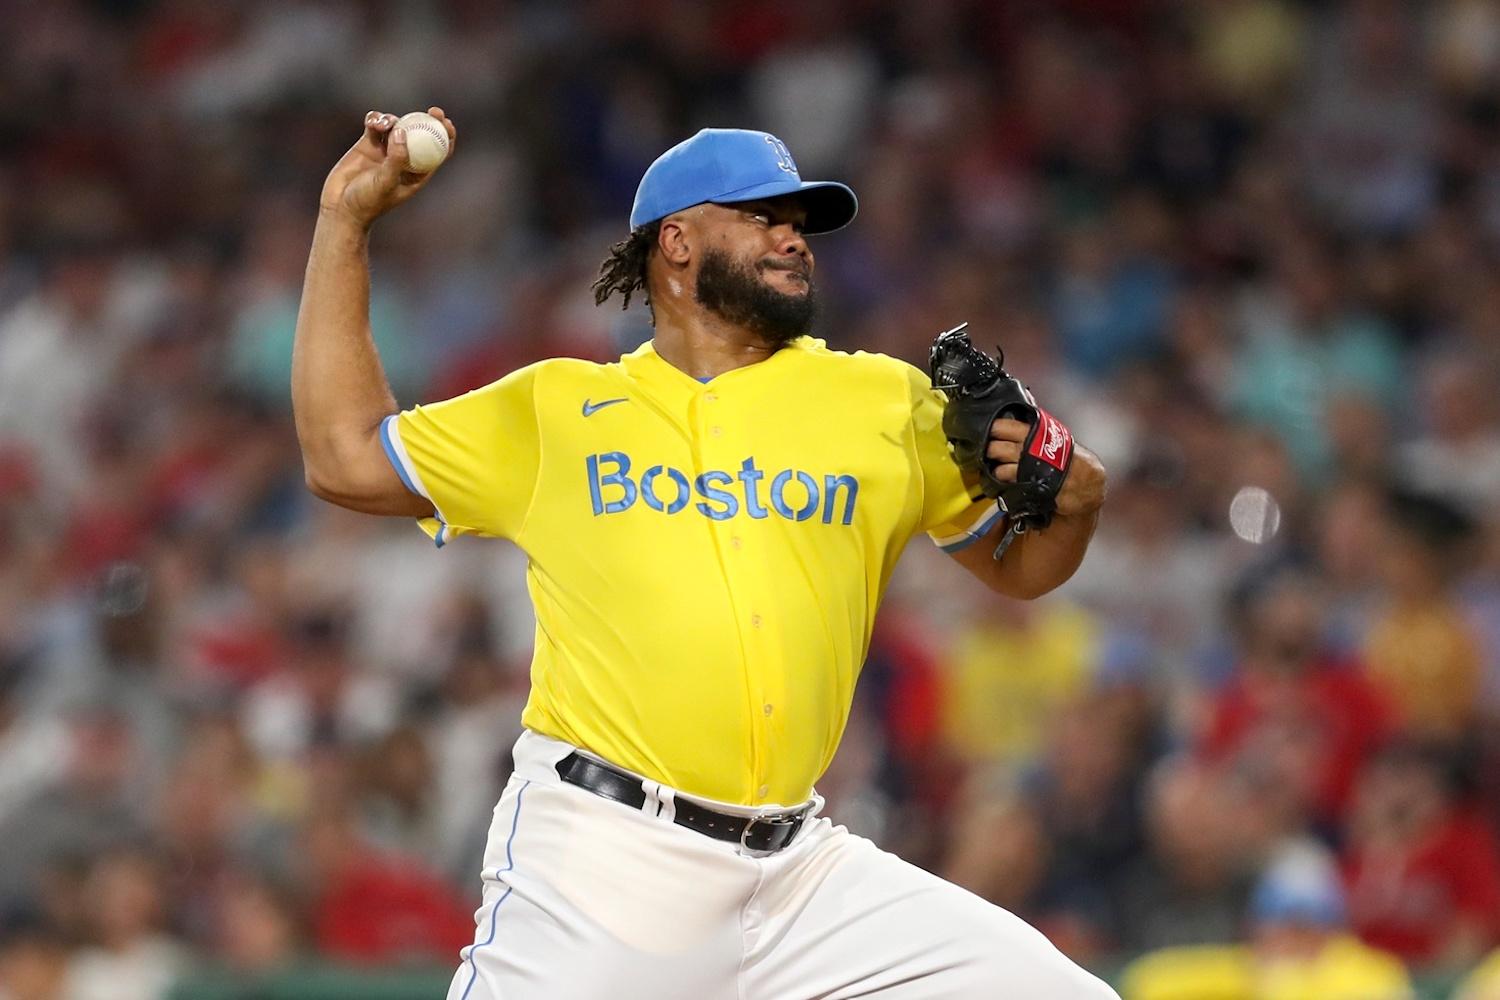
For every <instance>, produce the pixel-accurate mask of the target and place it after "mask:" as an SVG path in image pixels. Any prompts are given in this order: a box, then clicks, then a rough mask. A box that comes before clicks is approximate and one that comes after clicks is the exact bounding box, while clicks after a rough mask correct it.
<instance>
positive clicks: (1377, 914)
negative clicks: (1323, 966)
mask: <svg viewBox="0 0 1500 1000" xmlns="http://www.w3.org/2000/svg"><path fill="white" fill-rule="evenodd" d="M1454 770H1455V769H1454V764H1453V760H1452V757H1451V755H1449V754H1446V753H1444V752H1443V751H1442V750H1441V749H1433V748H1431V747H1423V746H1419V745H1414V744H1404V743H1398V744H1394V745H1392V746H1391V747H1388V748H1387V749H1385V750H1383V751H1382V752H1381V753H1380V754H1379V755H1378V756H1377V757H1375V758H1374V759H1373V760H1372V761H1370V763H1369V766H1368V767H1367V768H1366V770H1365V773H1364V774H1363V775H1362V776H1361V778H1360V783H1359V791H1358V795H1357V796H1356V799H1355V804H1354V809H1353V812H1352V814H1351V816H1350V819H1349V841H1348V843H1347V844H1346V845H1345V847H1344V851H1343V865H1344V878H1345V882H1346V884H1347V886H1348V897H1349V920H1350V925H1351V926H1352V927H1353V929H1354V930H1355V932H1356V933H1358V934H1359V936H1360V938H1361V939H1363V940H1364V941H1365V942H1366V943H1367V944H1370V945H1373V946H1374V947H1377V948H1381V949H1384V950H1386V951H1389V952H1391V953H1393V954H1395V955H1399V956H1400V957H1401V958H1402V959H1404V960H1405V961H1407V962H1411V963H1414V964H1424V965H1438V966H1445V967H1450V968H1461V967H1463V966H1464V965H1465V964H1467V963H1472V962H1474V961H1476V960H1478V959H1479V957H1480V956H1481V955H1483V954H1484V953H1485V951H1486V950H1488V949H1489V948H1490V947H1491V946H1492V945H1493V944H1494V943H1495V941H1496V939H1497V935H1496V930H1497V929H1496V919H1497V914H1500V847H1497V844H1496V841H1495V835H1494V833H1493V832H1492V831H1491V830H1490V828H1489V827H1488V826H1487V825H1486V824H1485V823H1484V822H1483V821H1482V820H1481V819H1480V818H1478V817H1476V816H1475V815H1473V813H1472V811H1471V810H1469V809H1466V808H1465V806H1464V803H1463V801H1462V799H1461V798H1460V796H1459V789H1458V788H1457V787H1456V780H1457V775H1456V774H1455V773H1454Z"/></svg>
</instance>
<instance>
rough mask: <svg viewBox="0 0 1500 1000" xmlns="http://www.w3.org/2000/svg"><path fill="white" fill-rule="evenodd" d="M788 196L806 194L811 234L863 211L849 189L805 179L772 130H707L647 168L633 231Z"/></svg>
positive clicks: (633, 215)
mask: <svg viewBox="0 0 1500 1000" xmlns="http://www.w3.org/2000/svg"><path fill="white" fill-rule="evenodd" d="M783 194H800V195H801V196H802V203H803V204H804V205H805V206H807V225H806V227H805V230H804V231H805V232H806V233H807V234H808V235H812V234H814V233H828V232H832V231H833V230H835V229H842V228H843V227H844V226H847V225H848V224H849V223H850V222H851V221H852V220H853V219H854V215H855V213H856V212H858V211H859V200H858V199H856V198H855V197H854V192H853V191H851V190H849V188H848V187H847V186H846V185H843V184H840V183H838V182H837V181H805V180H803V179H802V175H801V174H799V173H798V172H797V162H796V161H795V160H793V159H792V154H791V153H790V152H788V151H787V148H786V143H784V142H782V141H781V140H780V139H778V138H776V137H775V136H774V135H771V134H770V133H769V132H755V131H752V130H750V129H742V128H706V129H703V130H702V131H700V132H699V133H698V134H697V135H695V136H693V137H692V138H691V139H684V140H683V141H682V142H679V143H678V144H677V145H675V146H673V147H672V148H671V149H669V150H667V151H666V152H665V153H663V154H661V155H660V156H658V157H657V158H656V162H655V163H653V164H651V166H649V167H647V168H646V173H645V175H644V176H642V177H641V184H640V187H638V188H636V191H635V205H634V207H632V208H631V210H630V228H631V229H635V228H636V227H637V226H644V225H645V224H646V223H648V222H655V221H657V220H658V219H664V218H666V217H667V216H669V215H671V214H672V213H673V212H680V211H682V210H683V209H684V208H691V207H692V206H694V205H701V204H702V203H703V202H705V201H710V202H714V203H723V202H733V201H751V200H753V199H756V198H774V197H776V196H777V195H783Z"/></svg>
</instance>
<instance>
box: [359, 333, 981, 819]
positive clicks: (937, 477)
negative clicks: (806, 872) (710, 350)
mask: <svg viewBox="0 0 1500 1000" xmlns="http://www.w3.org/2000/svg"><path fill="white" fill-rule="evenodd" d="M942 405H943V397H942V396H941V395H940V394H938V393H937V392H935V391H934V390H933V389H932V387H931V384H930V383H929V381H928V379H927V376H926V375H924V374H923V373H922V372H920V371H918V370H917V369H916V368H913V367H912V366H911V365H908V364H906V363H905V362H902V361H897V360H895V359H893V358H888V357H885V356H882V355H875V354H852V355H851V354H844V353H840V352H836V351H830V350H828V349H827V348H826V347H825V346H824V344H823V342H822V341H820V340H814V339H811V338H802V339H800V340H798V341H796V342H794V343H793V344H791V345H790V346H788V347H786V348H784V349H782V350H780V351H778V352H777V353H775V354H774V355H772V356H771V357H770V358H768V359H767V360H765V361H762V362H759V363H757V364H754V365H750V366H748V367H745V368H739V369H736V370H734V371H730V372H725V373H724V374H722V375H720V376H718V377H716V378H714V379H712V380H710V381H708V382H706V383H704V382H699V381H698V380H696V379H694V378H692V377H690V376H689V375H687V374H685V373H684V372H682V371H680V370H678V369H676V368H674V367H672V366H671V365H670V364H668V363H667V362H666V361H663V360H662V358H661V357H660V356H659V355H658V354H657V353H656V351H655V350H654V349H653V347H652V345H651V344H649V343H648V344H646V345H645V346H643V347H641V348H640V349H639V350H637V351H635V352H634V353H632V354H629V355H627V356H625V357H624V358H622V359H621V360H620V361H618V362H616V363H612V364H603V365H601V364H595V363H592V362H585V361H577V360H571V359H554V360H550V361H543V362H540V363H538V364H535V365H531V366H529V367H527V368H523V369H521V370H519V371H516V372H513V373H512V374H510V375H508V376H506V377H505V378H503V379H501V380H500V381H498V382H495V383H493V384H491V385H488V386H486V387H484V388H482V389H477V390H475V391H474V392H470V393H467V394H465V395H463V396H459V397H457V398H455V399H450V400H448V401H446V402H442V403H436V404H433V405H431V406H418V407H416V408H414V409H411V410H407V411H405V412H403V413H400V414H397V415H395V416H392V417H389V418H388V419H387V420H386V421H385V423H384V424H383V426H382V437H383V440H384V443H385V447H386V451H387V454H388V455H389V456H390V458H391V461H392V462H393V464H394V465H395V466H396V469H397V471H398V472H399V473H400V474H401V477H402V479H403V480H404V481H405V483H406V485H407V486H408V488H410V489H411V490H413V491H414V492H416V493H418V494H420V495H421V496H424V497H426V498H427V499H428V500H430V501H432V504H433V507H434V509H435V510H436V512H437V517H436V518H435V519H429V520H428V521H426V522H424V525H423V526H424V527H425V528H426V529H427V531H428V533H429V534H431V535H433V537H434V538H435V539H436V540H437V542H438V544H440V545H441V544H443V543H445V542H446V541H447V540H448V539H450V538H451V537H452V536H454V535H462V534H475V535H489V536H496V537H500V538H508V539H511V540H513V541H514V542H515V543H516V544H517V545H518V546H519V547H520V548H521V549H522V550H523V551H524V552H525V553H526V555H527V558H528V570H527V584H528V587H529V589H530V592H531V598H532V601H533V603H534V604H535V606H536V621H537V625H536V646H535V655H534V658H533V661H532V668H531V697H530V700H529V701H528V703H527V706H526V710H525V713H524V715H523V716H522V721H523V722H524V724H525V725H526V726H528V727H529V728H531V729H533V730H535V731H537V732H539V733H542V734H544V735H547V736H552V737H555V738H557V739H561V740H566V741H567V742H569V743H572V744H574V745H576V746H580V747H584V748H586V749H588V750H590V751H592V752H594V753H596V754H598V755H599V756H601V757H603V758H604V759H606V760H609V761H613V762H614V763H616V764H618V765H620V766H621V767H625V768H629V769H630V770H632V771H635V772H637V773H640V774H642V775H645V776H646V777H648V778H652V779H654V780H657V781H660V782H662V783H663V784H666V785H668V786H671V787H673V788H677V789H680V790H682V791H684V792H687V793H689V794H693V795H698V796H703V797H706V798H711V799H717V800H720V801H724V802H734V803H740V804H744V805H766V804H783V805H790V804H794V803H799V802H802V801H804V800H806V799H807V798H808V797H809V795H810V794H811V791H812V785H813V782H814V780H816V779H817V778H818V776H819V775H821V774H822V773H823V771H824V769H825V768H826V767H827V766H828V762H829V761H830V760H831V759H832V758H833V752H834V749H835V748H836V747H837V745H838V742H839V738H840V737H841V735H842V734H843V730H844V725H845V723H846V721H847V720H848V715H849V707H850V702H851V699H852V697H853V693H854V683H855V680H856V678H857V677H858V675H859V669H860V666H861V664H862V663H863V662H864V657H865V653H866V650H867V648H868V645H869V639H870V629H871V626H872V623H873V620H874V615H875V609H876V606H877V605H878V604H879V602H880V597H881V594H882V593H883V591H884V589H885V586H886V583H887V582H888V581H889V579H890V575H891V571H892V570H893V569H894V567H895V565H896V560H897V558H898V557H899V556H900V554H901V550H902V548H903V547H905V545H906V543H907V541H908V540H909V539H910V538H911V537H912V536H913V535H914V534H916V533H918V532H921V531H927V532H930V533H931V534H932V535H933V537H934V539H935V540H936V541H937V542H938V543H939V544H940V545H942V546H944V547H945V548H949V549H954V548H958V547H961V546H963V545H965V544H967V543H969V542H972V541H973V540H974V539H976V538H978V537H979V536H980V535H982V534H984V533H985V532H986V531H988V530H989V528H990V527H991V526H992V525H993V524H994V523H995V522H996V521H998V520H999V518H1000V513H999V512H998V510H997V509H996V507H995V504H994V503H993V502H992V501H989V500H979V501H976V500H974V499H972V498H971V495H970V488H969V487H968V486H966V484H965V482H964V480H963V479H962V478H961V476H960V474H959V471H958V469H957V467H956V466H955V465H954V462H953V459H952V457H951V455H950V453H949V450H948V446H947V441H946V439H945V438H944V436H943V432H942ZM975 492H976V494H977V490H976V491H975Z"/></svg>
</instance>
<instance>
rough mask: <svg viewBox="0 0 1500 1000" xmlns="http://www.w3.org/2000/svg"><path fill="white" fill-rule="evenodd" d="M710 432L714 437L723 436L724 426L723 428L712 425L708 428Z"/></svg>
mask: <svg viewBox="0 0 1500 1000" xmlns="http://www.w3.org/2000/svg"><path fill="white" fill-rule="evenodd" d="M708 432H709V433H710V434H712V435H713V436H714V437H722V436H723V434H724V428H722V427H710V428H709V429H708Z"/></svg>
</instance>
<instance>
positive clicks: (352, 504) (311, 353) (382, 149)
mask: <svg viewBox="0 0 1500 1000" xmlns="http://www.w3.org/2000/svg"><path fill="white" fill-rule="evenodd" d="M428 113H429V114H431V115H432V116H433V117H435V118H436V119H437V120H438V121H439V122H441V123H442V125H443V127H444V128H446V129H447V130H448V139H449V144H450V148H451V144H452V142H453V141H454V140H455V139H456V138H457V135H458V133H457V130H456V129H455V128H454V127H453V123H452V122H450V121H449V120H448V119H447V116H445V115H444V114H443V109H442V108H429V109H428ZM364 125H365V127H364V133H363V134H362V135H361V136H360V138H359V140H358V141H357V142H355V144H354V145H353V146H351V147H350V148H349V151H348V152H347V153H345V154H344V155H343V156H342V157H341V158H340V159H339V161H338V162H337V163H336V164H334V166H333V169H332V170H331V171H329V174H328V179H327V180H326V181H324V182H323V192H322V196H321V198H320V200H319V211H318V225H317V229H316V230H315V231H314V232H313V245H312V252H311V253H310V254H309V255H308V259H307V277H306V280H305V281H304V283H303V286H302V306H301V308H300V309H299V310H298V312H297V339H296V343H295V346H294V347H293V349H292V411H293V413H294V414H295V416H296V420H297V440H298V442H299V443H300V444H301V445H302V466H303V471H304V473H305V475H306V477H307V485H308V488H309V489H311V490H312V491H313V492H314V493H316V494H317V495H318V496H320V497H322V498H323V499H324V500H329V501H331V502H333V503H336V504H339V505H340V506H343V507H349V508H352V509H354V510H362V511H365V512H366V513H370V514H405V515H411V516H425V515H428V514H431V513H432V504H430V503H428V502H427V501H426V500H424V499H422V498H421V497H419V496H416V495H414V494H413V493H412V492H411V491H410V490H408V489H407V488H406V486H405V484H403V483H402V481H401V477H400V476H399V475H397V473H396V470H395V469H394V468H393V467H392V466H391V464H390V462H389V461H388V460H387V458H386V456H385V449H384V448H383V447H382V446H381V442H380V422H381V421H382V420H384V419H385V418H386V417H387V416H389V415H390V414H392V413H395V412H396V400H395V398H394V397H393V396H392V395H391V388H390V385H389V383H387V382H386V379H385V371H384V370H383V369H382V368H381V366H380V356H379V354H377V353H376V351H375V339H374V338H373V337H372V336H371V335H370V265H369V241H370V226H371V225H372V224H373V223H374V222H375V220H376V219H378V218H379V217H380V216H382V215H384V214H385V213H386V212H389V211H390V210H391V209H393V208H395V207H396V206H397V205H400V204H401V203H402V202H404V201H406V199H408V198H410V197H411V196H412V195H414V194H416V192H417V191H419V190H421V189H422V187H423V186H424V185H425V184H426V183H427V182H428V180H430V179H431V177H432V174H430V173H426V174H414V173H412V172H411V171H410V170H409V169H407V167H408V164H409V159H408V156H407V150H406V136H405V131H404V129H401V128H397V127H396V125H397V119H396V116H395V115H391V114H386V113H385V112H382V111H371V112H369V113H368V114H366V115H365V122H364Z"/></svg>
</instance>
